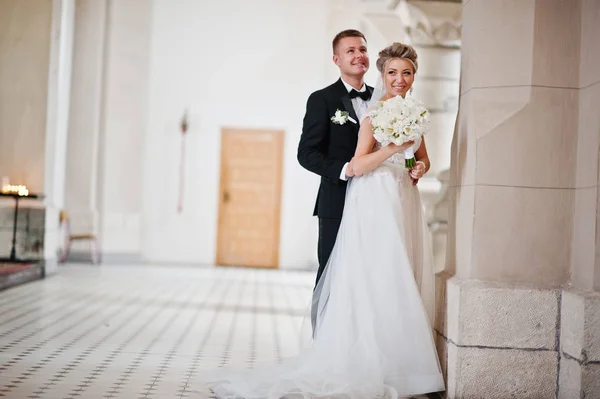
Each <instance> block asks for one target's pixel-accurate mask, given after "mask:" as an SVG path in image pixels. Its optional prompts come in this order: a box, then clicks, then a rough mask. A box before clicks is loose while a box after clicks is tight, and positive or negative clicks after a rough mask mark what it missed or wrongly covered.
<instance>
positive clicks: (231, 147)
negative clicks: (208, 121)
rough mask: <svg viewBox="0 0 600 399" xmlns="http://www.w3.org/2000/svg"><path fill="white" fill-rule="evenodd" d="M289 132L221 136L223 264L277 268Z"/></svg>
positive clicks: (220, 257) (220, 240)
mask: <svg viewBox="0 0 600 399" xmlns="http://www.w3.org/2000/svg"><path fill="white" fill-rule="evenodd" d="M282 168H283V132H282V131H272V130H249V129H231V128H225V129H222V131H221V183H220V189H219V194H220V200H219V223H218V229H219V231H218V236H217V261H216V263H217V265H228V266H250V267H267V268H277V267H278V265H279V222H280V201H281V176H282Z"/></svg>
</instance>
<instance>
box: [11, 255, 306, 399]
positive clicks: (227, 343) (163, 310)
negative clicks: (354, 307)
mask: <svg viewBox="0 0 600 399" xmlns="http://www.w3.org/2000/svg"><path fill="white" fill-rule="evenodd" d="M313 279H314V273H308V272H282V271H278V272H273V271H266V270H253V269H233V268H191V267H190V268H184V267H155V266H141V265H140V266H122V267H119V266H102V267H94V266H88V265H86V266H67V267H63V268H61V269H60V272H59V274H58V275H55V276H52V277H50V278H47V279H45V280H42V281H37V282H34V283H29V284H27V285H24V286H20V287H16V288H12V289H9V290H6V291H2V292H0V397H7V398H40V399H41V398H43V399H59V398H65V399H66V398H85V399H92V398H127V399H132V398H156V399H166V398H181V397H187V396H188V394H189V392H188V390H187V387H188V382H189V380H190V378H191V377H194V376H197V375H199V374H200V373H202V370H205V369H212V368H215V367H218V366H222V365H245V366H247V367H252V366H253V365H254V364H256V363H259V362H263V361H265V362H269V361H276V359H277V358H279V357H285V356H287V355H288V354H290V353H293V352H295V351H296V350H297V345H298V330H299V328H300V324H301V322H302V318H303V316H304V310H305V307H306V305H307V303H308V300H309V298H310V292H311V290H312V284H313ZM273 337H275V339H273ZM205 395H206V398H208V397H210V396H209V394H208V393H206V394H205ZM195 397H197V396H195Z"/></svg>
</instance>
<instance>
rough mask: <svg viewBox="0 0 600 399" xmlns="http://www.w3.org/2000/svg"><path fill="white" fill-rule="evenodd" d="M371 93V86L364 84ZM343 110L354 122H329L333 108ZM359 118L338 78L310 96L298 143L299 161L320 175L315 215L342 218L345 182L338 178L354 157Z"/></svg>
mask: <svg viewBox="0 0 600 399" xmlns="http://www.w3.org/2000/svg"><path fill="white" fill-rule="evenodd" d="M367 90H368V91H369V92H370V93H371V94H372V93H373V88H372V87H370V86H367ZM338 109H339V110H340V111H346V112H348V114H350V117H351V118H352V119H354V120H355V121H356V123H353V122H352V121H350V120H347V121H346V123H344V124H343V125H340V124H336V123H334V122H332V121H331V117H332V116H333V115H334V114H335V112H336V110H338ZM359 127H360V121H359V120H358V117H357V116H356V112H355V111H354V107H352V101H351V100H350V96H349V95H348V91H347V90H346V86H344V83H343V82H342V80H341V79H339V80H338V81H337V82H335V83H334V84H332V85H331V86H328V87H326V88H324V89H321V90H319V91H316V92H314V93H312V94H311V95H310V97H309V98H308V102H307V104H306V115H305V116H304V124H303V126H302V136H301V137H300V143H299V144H298V162H300V165H302V166H303V167H304V168H306V169H308V170H310V171H311V172H314V173H316V174H318V175H319V176H321V185H320V187H319V193H318V195H317V201H316V203H315V210H314V213H313V214H314V215H316V216H319V217H321V218H341V217H342V212H343V210H344V199H345V197H346V185H347V182H345V181H343V180H340V174H341V173H342V168H343V167H344V164H345V163H346V162H349V161H350V159H352V157H353V156H354V152H355V150H356V144H357V142H358V130H359Z"/></svg>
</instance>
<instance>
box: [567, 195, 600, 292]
mask: <svg viewBox="0 0 600 399" xmlns="http://www.w3.org/2000/svg"><path fill="white" fill-rule="evenodd" d="M574 197H575V206H574V207H573V212H574V214H573V237H572V244H571V284H572V285H573V286H575V287H577V288H581V289H584V290H592V289H594V261H595V255H596V207H597V202H598V198H597V197H598V189H597V187H591V188H580V189H576V190H574Z"/></svg>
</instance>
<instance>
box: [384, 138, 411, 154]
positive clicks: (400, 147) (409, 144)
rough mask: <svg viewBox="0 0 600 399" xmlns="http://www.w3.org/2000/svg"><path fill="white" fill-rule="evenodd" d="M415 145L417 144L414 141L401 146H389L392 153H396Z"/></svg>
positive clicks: (391, 144)
mask: <svg viewBox="0 0 600 399" xmlns="http://www.w3.org/2000/svg"><path fill="white" fill-rule="evenodd" d="M414 143H415V142H414V141H407V142H406V143H403V144H400V145H396V144H394V143H390V144H388V145H387V146H388V148H389V149H390V150H392V152H394V153H396V152H400V151H404V150H406V149H407V148H410V147H411V146H412V145H413V144H414Z"/></svg>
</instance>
